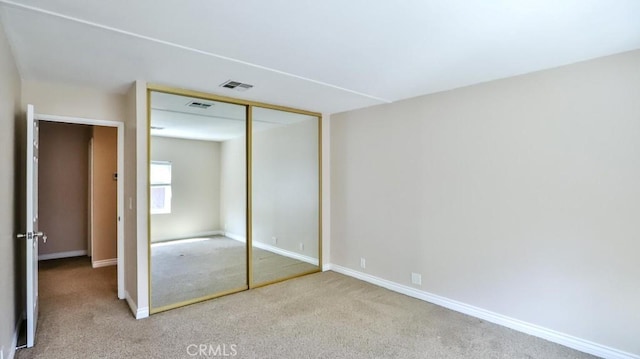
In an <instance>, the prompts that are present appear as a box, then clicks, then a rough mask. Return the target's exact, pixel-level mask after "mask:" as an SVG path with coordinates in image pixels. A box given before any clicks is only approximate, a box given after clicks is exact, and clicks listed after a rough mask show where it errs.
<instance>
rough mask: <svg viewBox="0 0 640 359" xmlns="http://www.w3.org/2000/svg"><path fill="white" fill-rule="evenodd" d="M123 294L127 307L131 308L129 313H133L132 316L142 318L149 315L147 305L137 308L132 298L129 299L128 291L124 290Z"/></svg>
mask: <svg viewBox="0 0 640 359" xmlns="http://www.w3.org/2000/svg"><path fill="white" fill-rule="evenodd" d="M124 294H125V295H124V297H125V300H126V301H127V304H128V305H129V309H131V313H132V314H133V316H134V317H135V318H136V319H144V318H148V317H149V307H144V308H138V306H137V305H136V303H135V302H134V301H133V299H131V296H130V295H129V292H128V291H125V292H124Z"/></svg>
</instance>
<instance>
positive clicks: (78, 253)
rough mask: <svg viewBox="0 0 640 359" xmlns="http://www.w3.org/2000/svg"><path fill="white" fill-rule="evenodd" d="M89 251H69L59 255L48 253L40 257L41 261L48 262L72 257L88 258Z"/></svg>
mask: <svg viewBox="0 0 640 359" xmlns="http://www.w3.org/2000/svg"><path fill="white" fill-rule="evenodd" d="M86 255H87V251H85V250H81V251H68V252H58V253H48V254H40V255H38V260H39V261H46V260H49V259H60V258H70V257H80V256H86Z"/></svg>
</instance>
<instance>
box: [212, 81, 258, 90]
mask: <svg viewBox="0 0 640 359" xmlns="http://www.w3.org/2000/svg"><path fill="white" fill-rule="evenodd" d="M220 87H224V88H228V89H232V90H236V91H247V90H248V89H250V88H252V87H253V85H249V84H243V83H242V82H238V81H232V80H229V81H226V82H223V83H222V84H220Z"/></svg>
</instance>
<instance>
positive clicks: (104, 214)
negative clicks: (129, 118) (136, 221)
mask: <svg viewBox="0 0 640 359" xmlns="http://www.w3.org/2000/svg"><path fill="white" fill-rule="evenodd" d="M117 144H118V130H117V129H116V128H113V127H100V126H96V127H94V128H93V160H92V163H93V171H92V172H93V175H92V178H93V185H92V191H93V195H92V196H91V197H92V202H93V204H92V211H91V212H92V216H93V220H92V243H93V248H92V258H91V260H92V262H96V261H102V260H107V259H115V258H117V256H118V254H117V238H118V233H117V224H118V223H117V218H118V211H117V203H118V201H117V181H116V180H115V179H114V174H115V173H116V172H117V170H118V152H117ZM85 151H86V150H85Z"/></svg>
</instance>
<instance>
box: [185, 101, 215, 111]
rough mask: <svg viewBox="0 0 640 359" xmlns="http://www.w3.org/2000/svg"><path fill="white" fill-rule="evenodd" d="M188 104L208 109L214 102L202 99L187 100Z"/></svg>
mask: <svg viewBox="0 0 640 359" xmlns="http://www.w3.org/2000/svg"><path fill="white" fill-rule="evenodd" d="M187 106H189V107H195V108H201V109H203V110H206V109H208V108H209V107H211V106H213V104H212V103H206V102H200V101H189V102H187Z"/></svg>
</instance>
